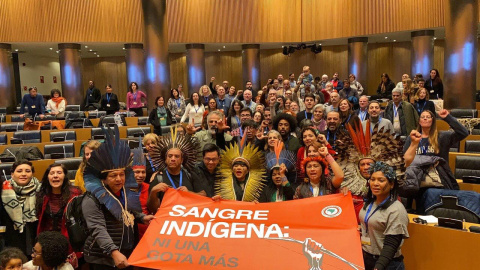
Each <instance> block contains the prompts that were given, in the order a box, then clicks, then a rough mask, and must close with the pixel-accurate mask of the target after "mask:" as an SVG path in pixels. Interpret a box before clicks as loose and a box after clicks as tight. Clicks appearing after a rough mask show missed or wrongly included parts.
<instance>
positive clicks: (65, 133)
mask: <svg viewBox="0 0 480 270" xmlns="http://www.w3.org/2000/svg"><path fill="white" fill-rule="evenodd" d="M67 134H68V133H67V132H65V138H64V139H63V141H66V140H67Z"/></svg>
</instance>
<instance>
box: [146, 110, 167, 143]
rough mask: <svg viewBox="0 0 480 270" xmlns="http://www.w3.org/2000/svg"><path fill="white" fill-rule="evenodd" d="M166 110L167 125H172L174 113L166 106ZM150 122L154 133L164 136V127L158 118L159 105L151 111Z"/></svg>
mask: <svg viewBox="0 0 480 270" xmlns="http://www.w3.org/2000/svg"><path fill="white" fill-rule="evenodd" d="M165 110H166V111H167V126H170V125H171V124H172V113H171V112H170V110H169V109H168V108H167V107H165ZM148 122H149V123H150V124H152V126H153V130H154V133H155V134H157V135H158V136H162V127H161V125H160V119H159V118H158V114H157V107H155V108H153V109H152V110H151V111H150V114H149V115H148Z"/></svg>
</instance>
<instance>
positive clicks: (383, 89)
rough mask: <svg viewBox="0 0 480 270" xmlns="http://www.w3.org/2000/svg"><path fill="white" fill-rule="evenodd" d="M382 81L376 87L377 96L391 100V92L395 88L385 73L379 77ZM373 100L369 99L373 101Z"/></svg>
mask: <svg viewBox="0 0 480 270" xmlns="http://www.w3.org/2000/svg"><path fill="white" fill-rule="evenodd" d="M381 78H382V80H381V81H380V84H379V85H378V88H377V96H376V97H378V98H387V99H391V98H392V90H393V89H394V88H395V83H394V82H393V81H392V80H390V77H389V76H388V74H387V73H382V76H381ZM373 99H375V98H371V100H373Z"/></svg>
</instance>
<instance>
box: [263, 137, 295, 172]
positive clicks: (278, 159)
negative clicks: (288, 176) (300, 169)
mask: <svg viewBox="0 0 480 270" xmlns="http://www.w3.org/2000/svg"><path fill="white" fill-rule="evenodd" d="M283 147H284V143H283V142H282V141H280V140H279V141H278V142H277V143H276V144H275V147H274V152H269V153H267V155H266V159H267V170H268V171H271V170H272V169H274V168H279V167H280V164H285V166H286V167H287V171H288V172H292V171H294V170H295V169H296V168H295V162H296V158H297V157H296V156H295V154H294V153H293V152H292V151H288V150H285V149H283Z"/></svg>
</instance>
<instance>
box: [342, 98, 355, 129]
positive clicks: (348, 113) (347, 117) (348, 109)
mask: <svg viewBox="0 0 480 270" xmlns="http://www.w3.org/2000/svg"><path fill="white" fill-rule="evenodd" d="M338 110H339V111H340V121H341V122H342V123H341V126H345V125H346V124H347V123H353V121H355V120H356V119H358V121H359V122H360V119H359V118H358V116H357V115H356V114H355V112H354V110H353V104H352V103H350V101H348V99H345V98H344V99H341V100H340V103H339V104H338ZM352 125H353V124H352Z"/></svg>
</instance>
